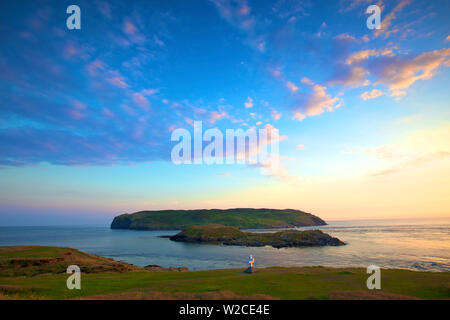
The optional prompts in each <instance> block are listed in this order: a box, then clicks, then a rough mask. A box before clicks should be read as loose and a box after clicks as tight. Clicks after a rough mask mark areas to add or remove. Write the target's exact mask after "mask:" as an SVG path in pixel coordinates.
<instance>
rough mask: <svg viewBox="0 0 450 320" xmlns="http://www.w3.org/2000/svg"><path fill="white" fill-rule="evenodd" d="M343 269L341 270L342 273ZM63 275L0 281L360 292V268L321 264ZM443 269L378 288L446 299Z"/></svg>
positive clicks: (105, 287) (291, 295)
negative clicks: (76, 279) (73, 278)
mask: <svg viewBox="0 0 450 320" xmlns="http://www.w3.org/2000/svg"><path fill="white" fill-rule="evenodd" d="M343 272H345V273H343ZM66 279H67V275H47V276H38V277H31V278H27V277H18V278H0V284H1V285H4V284H7V285H13V286H17V287H22V288H25V290H24V291H23V292H19V293H18V294H19V296H20V295H21V294H22V296H23V297H26V296H27V295H30V294H31V293H32V294H33V295H34V296H35V297H42V298H49V299H67V298H77V297H84V296H93V295H100V294H108V293H118V292H123V291H128V290H132V289H137V288H142V289H151V290H154V291H161V292H172V293H173V292H190V293H192V292H208V291H224V290H229V291H232V292H234V293H236V294H238V295H252V294H266V295H270V296H272V297H276V298H280V299H311V298H314V299H327V297H328V295H329V293H331V292H333V291H354V290H366V291H367V288H366V279H367V274H366V273H365V270H363V269H349V268H346V269H332V268H321V267H313V268H312V267H305V268H265V269H258V270H257V272H256V273H254V274H250V275H249V274H242V270H236V269H226V270H211V271H195V272H162V273H151V272H130V273H122V274H119V273H100V274H83V275H82V281H81V290H68V289H67V288H66ZM449 281H450V276H449V274H448V273H427V272H412V271H406V270H382V291H384V292H389V293H395V294H402V295H408V296H414V297H418V298H423V299H448V298H450V292H449V286H448V285H449Z"/></svg>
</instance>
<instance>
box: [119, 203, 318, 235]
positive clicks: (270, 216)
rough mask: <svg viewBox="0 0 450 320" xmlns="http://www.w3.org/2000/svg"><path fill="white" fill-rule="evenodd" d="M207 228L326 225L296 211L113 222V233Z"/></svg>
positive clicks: (146, 214) (167, 214)
mask: <svg viewBox="0 0 450 320" xmlns="http://www.w3.org/2000/svg"><path fill="white" fill-rule="evenodd" d="M207 224H220V225H224V226H229V227H236V228H239V229H267V228H293V227H302V226H322V225H326V222H325V221H323V220H322V219H320V218H319V217H317V216H315V215H312V214H310V213H307V212H303V211H300V210H293V209H283V210H280V209H250V208H237V209H225V210H221V209H200V210H154V211H140V212H135V213H131V214H129V213H125V214H121V215H119V216H117V217H115V218H114V220H113V222H112V223H111V229H132V230H182V229H185V228H187V227H189V226H200V225H207Z"/></svg>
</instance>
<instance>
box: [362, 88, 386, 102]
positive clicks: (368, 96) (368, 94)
mask: <svg viewBox="0 0 450 320" xmlns="http://www.w3.org/2000/svg"><path fill="white" fill-rule="evenodd" d="M382 95H383V92H381V91H380V90H378V89H373V90H372V91H370V92H369V91H366V92H363V94H361V98H362V99H363V100H369V99H375V98H378V97H379V96H382Z"/></svg>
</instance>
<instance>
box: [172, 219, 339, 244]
mask: <svg viewBox="0 0 450 320" xmlns="http://www.w3.org/2000/svg"><path fill="white" fill-rule="evenodd" d="M169 239H170V240H172V241H181V242H196V243H211V244H223V245H229V246H247V247H263V246H272V247H274V248H277V249H278V248H284V247H312V246H341V245H344V244H345V243H344V242H342V241H341V240H339V239H338V238H334V237H332V236H330V235H328V234H326V233H323V232H322V231H320V230H305V231H298V230H283V231H277V232H264V233H262V232H258V233H256V232H244V231H241V230H239V229H238V228H235V227H228V226H223V225H206V226H190V227H187V228H186V229H185V230H183V231H181V232H179V233H177V234H176V235H174V236H170V237H169Z"/></svg>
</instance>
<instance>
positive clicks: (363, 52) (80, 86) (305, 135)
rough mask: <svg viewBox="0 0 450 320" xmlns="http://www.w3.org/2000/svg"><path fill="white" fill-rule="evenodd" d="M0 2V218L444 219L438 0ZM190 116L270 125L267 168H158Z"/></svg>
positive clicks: (444, 123) (444, 85) (226, 124)
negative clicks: (275, 212) (217, 211)
mask: <svg viewBox="0 0 450 320" xmlns="http://www.w3.org/2000/svg"><path fill="white" fill-rule="evenodd" d="M71 4H77V5H78V6H79V7H80V9H81V30H68V29H67V28H66V18H67V17H68V14H66V8H67V6H68V5H71ZM371 4H377V5H379V6H380V7H381V8H382V13H381V18H382V28H381V29H380V30H369V29H368V28H367V26H366V19H367V18H368V14H366V13H365V10H366V8H367V7H368V6H369V5H371ZM1 6H2V8H1V10H0V33H1V37H2V40H3V44H4V45H2V47H1V48H0V69H1V72H0V98H1V99H0V146H1V151H0V188H1V189H2V193H1V195H0V225H8V224H14V225H20V224H65V223H66V224H67V223H77V224H79V223H108V222H109V221H110V219H111V217H113V216H114V215H116V214H119V213H122V212H133V211H136V210H142V209H161V208H206V207H221V208H226V207H242V206H246V207H261V206H264V207H275V208H280V207H283V208H284V207H291V208H296V209H301V210H306V211H310V212H313V213H316V214H318V215H320V216H321V217H324V218H330V219H340V218H377V217H379V218H386V217H409V216H414V217H416V216H420V217H427V216H433V217H434V216H439V217H440V216H443V215H445V216H448V215H449V211H448V209H449V204H450V203H449V201H448V200H445V199H442V197H441V196H440V193H439V192H441V193H442V194H444V195H445V193H446V192H447V193H448V191H449V186H450V182H449V180H448V179H445V174H444V175H443V173H446V172H449V169H450V166H449V157H448V155H449V152H450V150H449V143H448V141H449V139H448V138H450V136H449V132H450V130H449V92H448V83H449V71H448V68H447V67H448V66H450V58H449V57H450V49H448V47H449V43H450V36H449V35H450V32H449V26H450V23H449V20H448V12H450V10H449V9H450V3H449V2H448V1H433V2H429V1H420V0H410V1H409V0H402V1H393V0H392V1H390V0H386V1H367V0H341V1H298V0H297V1H293V0H292V1H288V0H276V1H244V0H237V1H230V0H210V1H208V0H204V1H200V0H198V1H197V0H196V1H177V0H171V1H106V0H104V1H103V0H100V1H76V2H73V1H33V2H31V1H11V0H7V1H2V4H1ZM193 121H203V125H204V127H205V128H215V127H217V128H219V129H221V130H225V129H228V128H231V129H235V128H243V129H248V128H252V127H255V128H263V127H267V126H269V127H271V128H277V129H278V130H279V132H280V135H281V136H282V137H283V139H282V141H280V156H281V166H280V171H278V172H273V173H272V174H271V175H269V176H268V175H261V174H260V172H259V170H255V168H252V167H251V166H246V165H212V166H207V165H199V166H195V165H181V166H176V165H174V164H172V163H171V161H170V152H171V149H172V147H173V146H174V143H172V142H171V141H170V136H171V132H172V131H173V130H174V129H175V128H186V129H188V130H191V129H192V126H191V125H192V122H193ZM411 181H413V183H412V184H413V185H416V184H417V186H416V187H413V186H412V184H411ZM425 185H426V186H428V188H427V190H423V187H424V186H425ZM421 186H422V187H421ZM432 190H440V191H439V192H437V193H436V192H432ZM356 195H358V199H355V196H356ZM417 195H419V196H417ZM411 198H414V199H415V200H414V201H411ZM444 198H445V197H444ZM447 198H448V197H447ZM380 199H383V200H382V201H380Z"/></svg>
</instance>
